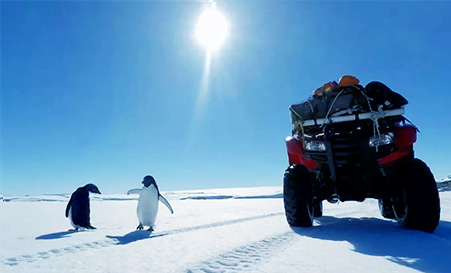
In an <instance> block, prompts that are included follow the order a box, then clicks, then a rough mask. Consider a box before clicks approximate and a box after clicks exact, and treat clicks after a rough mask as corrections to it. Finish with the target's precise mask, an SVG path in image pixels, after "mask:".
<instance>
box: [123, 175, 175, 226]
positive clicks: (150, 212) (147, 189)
mask: <svg viewBox="0 0 451 273" xmlns="http://www.w3.org/2000/svg"><path fill="white" fill-rule="evenodd" d="M142 183H143V184H144V187H143V188H142V189H131V190H129V191H128V192H127V194H134V193H135V194H137V193H139V200H138V208H137V214H138V220H139V225H138V227H137V228H136V229H138V230H142V229H143V228H144V226H149V229H148V231H151V232H152V231H153V227H154V225H155V219H156V218H157V212H158V201H161V203H163V204H164V205H166V207H167V208H168V209H169V210H170V211H171V213H174V211H173V210H172V207H171V205H170V204H169V202H168V200H166V199H165V198H164V197H163V196H162V195H161V194H160V191H159V190H158V186H157V182H156V181H155V179H154V178H153V177H152V176H151V175H146V176H145V177H144V179H143V181H142Z"/></svg>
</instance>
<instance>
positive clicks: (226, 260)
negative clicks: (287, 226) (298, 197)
mask: <svg viewBox="0 0 451 273" xmlns="http://www.w3.org/2000/svg"><path fill="white" fill-rule="evenodd" d="M294 236H296V235H295V233H293V232H291V231H290V232H287V233H284V234H279V235H277V236H273V237H269V238H266V239H263V240H260V241H257V242H253V243H250V244H247V245H244V246H241V247H239V248H237V249H235V250H232V251H229V252H226V253H223V254H220V255H219V256H216V257H213V258H211V259H209V260H207V261H204V262H201V263H200V264H199V265H197V266H194V267H193V268H190V269H188V270H187V271H186V272H187V273H198V272H204V273H220V272H243V271H248V270H250V268H252V267H253V266H255V265H257V264H259V263H261V262H263V261H264V260H265V259H267V258H269V257H270V256H272V255H273V253H275V252H279V251H280V249H281V248H286V247H287V243H288V242H290V241H292V240H293V237H294Z"/></svg>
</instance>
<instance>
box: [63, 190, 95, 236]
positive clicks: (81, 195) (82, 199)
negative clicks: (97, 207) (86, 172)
mask: <svg viewBox="0 0 451 273" xmlns="http://www.w3.org/2000/svg"><path fill="white" fill-rule="evenodd" d="M89 192H92V193H98V194H100V191H99V188H97V186H96V185H94V184H87V185H85V186H84V187H80V188H78V189H77V190H76V191H75V192H74V193H72V195H71V197H70V200H69V203H68V204H67V206H66V217H69V219H70V222H71V224H72V226H73V227H74V228H75V230H77V231H78V229H79V228H86V229H95V227H93V226H92V225H91V221H90V217H89V214H90V212H91V211H90V209H89Z"/></svg>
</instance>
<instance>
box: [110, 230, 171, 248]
mask: <svg viewBox="0 0 451 273" xmlns="http://www.w3.org/2000/svg"><path fill="white" fill-rule="evenodd" d="M164 235H166V234H159V235H153V236H152V232H151V231H147V230H135V231H132V232H130V233H127V234H125V235H124V236H111V235H107V236H106V237H107V238H109V239H113V240H115V241H116V245H126V244H130V243H133V242H137V241H141V240H146V239H150V238H155V237H160V236H164Z"/></svg>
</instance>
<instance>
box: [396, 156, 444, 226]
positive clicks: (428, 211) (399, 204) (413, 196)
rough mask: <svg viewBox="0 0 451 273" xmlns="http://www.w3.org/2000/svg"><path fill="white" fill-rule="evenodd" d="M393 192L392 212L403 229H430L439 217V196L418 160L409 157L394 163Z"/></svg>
mask: <svg viewBox="0 0 451 273" xmlns="http://www.w3.org/2000/svg"><path fill="white" fill-rule="evenodd" d="M394 168H395V169H394V179H396V180H395V181H393V182H394V183H396V185H397V189H396V194H395V196H394V197H393V198H392V200H391V202H392V206H393V214H394V216H395V218H396V219H397V221H398V223H399V224H400V225H401V226H403V227H407V228H412V229H418V230H422V231H426V232H433V231H434V230H435V228H436V227H437V226H438V223H439V220H440V199H439V194H438V190H437V184H436V182H435V179H434V176H433V175H432V173H431V171H430V169H429V168H428V167H427V165H426V164H425V163H424V162H423V161H421V160H419V159H409V160H404V161H402V162H399V163H398V164H396V165H395V166H394Z"/></svg>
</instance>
